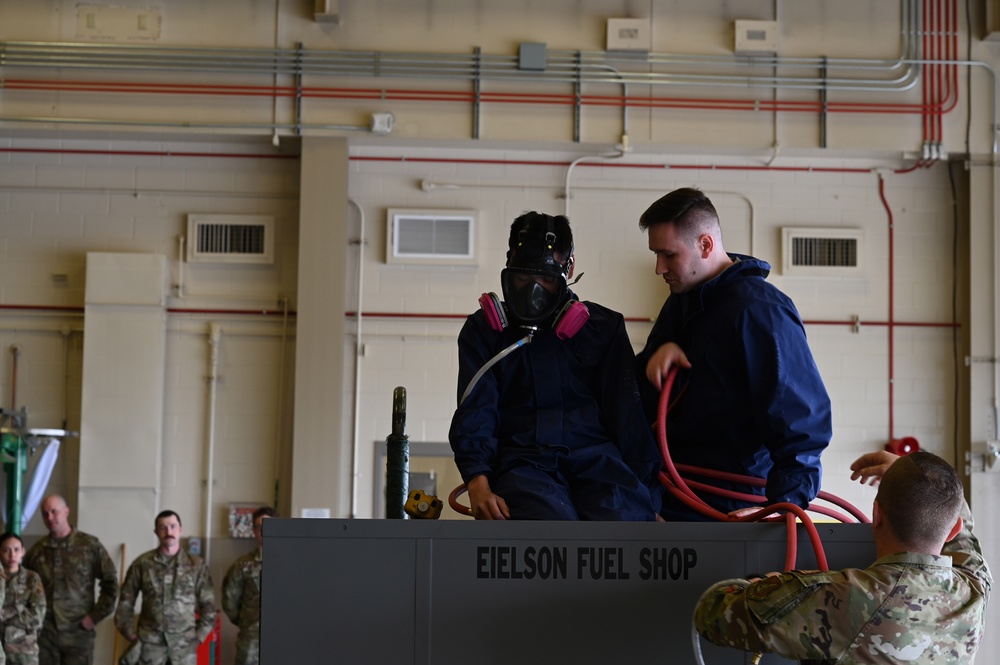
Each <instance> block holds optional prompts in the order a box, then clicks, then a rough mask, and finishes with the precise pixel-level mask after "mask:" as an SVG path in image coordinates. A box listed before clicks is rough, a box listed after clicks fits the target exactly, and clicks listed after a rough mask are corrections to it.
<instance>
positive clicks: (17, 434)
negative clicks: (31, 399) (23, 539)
mask: <svg viewBox="0 0 1000 665" xmlns="http://www.w3.org/2000/svg"><path fill="white" fill-rule="evenodd" d="M0 422H2V423H3V426H2V427H0V462H2V463H3V472H4V475H5V476H6V477H7V493H6V496H7V509H6V511H5V512H4V516H3V519H4V527H5V528H6V530H7V531H11V532H13V533H16V534H18V535H21V530H22V529H23V528H24V524H22V523H21V519H22V517H23V515H24V474H25V472H26V471H27V470H28V454H29V453H33V452H34V451H35V449H36V448H38V446H39V445H40V443H39V442H38V439H37V437H48V438H60V437H64V436H76V433H75V432H68V431H66V430H62V429H28V428H27V422H28V413H27V410H26V409H25V408H24V407H21V408H20V409H19V410H17V411H15V412H10V411H4V410H2V409H0Z"/></svg>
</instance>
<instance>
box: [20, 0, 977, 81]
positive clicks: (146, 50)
mask: <svg viewBox="0 0 1000 665" xmlns="http://www.w3.org/2000/svg"><path fill="white" fill-rule="evenodd" d="M934 2H935V3H938V6H940V4H939V3H941V2H951V3H952V4H953V3H954V2H955V0H934ZM921 19H922V17H921V12H920V10H919V6H918V4H917V0H901V2H900V24H901V35H902V40H901V42H902V43H901V51H900V55H899V56H898V57H897V58H889V59H880V58H822V57H791V58H786V57H779V56H775V57H755V58H753V59H752V60H751V59H745V58H741V57H739V56H712V55H678V54H669V53H668V54H650V55H649V56H648V57H647V58H646V59H644V60H638V61H637V60H635V59H634V58H621V57H616V56H615V55H614V54H613V53H609V52H604V51H560V50H554V51H550V52H549V54H548V58H547V67H546V70H544V71H541V72H531V73H530V74H531V75H530V80H532V81H542V82H547V83H552V82H565V83H572V82H575V81H578V80H581V78H582V80H583V82H585V83H622V82H625V83H637V84H644V85H697V86H716V87H739V88H748V87H750V88H753V87H766V88H770V87H777V88H790V89H820V88H825V89H843V90H880V91H892V90H906V89H909V88H911V87H912V86H913V85H915V84H916V81H917V80H918V79H917V76H918V72H917V71H916V68H914V67H913V65H914V64H915V63H914V61H915V60H917V59H919V58H920V57H921V55H920V42H919V40H918V39H916V36H917V35H919V34H921ZM955 36H956V37H957V35H955ZM0 65H2V66H4V67H6V68H13V67H34V68H49V69H51V68H70V69H109V70H124V71H128V70H139V71H143V72H149V71H185V72H199V73H204V72H219V73H226V74H228V75H231V74H233V73H249V74H254V73H256V74H268V75H291V76H309V75H328V76H365V77H401V78H411V77H412V78H459V79H465V80H479V79H483V80H491V79H492V80H508V79H526V78H527V76H526V74H525V72H523V71H521V70H520V69H519V67H518V58H517V57H516V56H509V55H493V56H491V55H483V54H443V53H439V54H411V53H393V52H376V51H310V50H306V49H277V48H275V49H227V48H187V47H162V46H145V45H132V44H116V45H105V44H73V43H43V42H2V43H0ZM636 65H642V66H647V67H682V68H702V69H705V70H714V69H717V68H718V67H720V66H727V67H734V68H737V70H739V71H742V70H745V69H752V68H754V67H760V66H766V67H777V66H780V67H783V68H808V69H812V70H819V69H821V68H822V67H823V66H825V67H826V68H827V71H828V72H830V71H835V70H859V71H865V70H870V71H873V72H884V73H892V72H895V71H896V70H898V69H900V68H905V69H904V72H903V73H902V74H901V75H899V76H897V77H896V78H894V79H884V80H880V79H874V80H873V79H862V78H847V77H838V76H829V77H828V78H826V79H823V78H822V77H817V76H816V75H810V76H803V77H793V76H781V77H777V76H773V75H767V76H762V75H755V74H745V73H740V74H718V73H713V71H701V72H695V73H690V74H683V73H670V74H665V73H661V72H655V71H654V72H621V73H620V74H619V73H616V72H615V70H617V69H619V68H621V67H624V66H633V67H634V66H636ZM609 69H610V70H612V71H611V73H609V71H608V70H609Z"/></svg>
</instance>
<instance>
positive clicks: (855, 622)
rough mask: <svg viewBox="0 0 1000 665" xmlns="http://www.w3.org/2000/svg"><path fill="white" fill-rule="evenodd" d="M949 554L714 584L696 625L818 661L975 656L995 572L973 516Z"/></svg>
mask: <svg viewBox="0 0 1000 665" xmlns="http://www.w3.org/2000/svg"><path fill="white" fill-rule="evenodd" d="M962 517H963V518H964V519H965V526H964V527H963V529H962V531H961V532H960V533H959V534H958V535H957V536H956V537H955V538H954V539H953V540H951V541H949V542H948V543H946V544H945V546H944V549H943V550H942V555H941V556H934V555H930V554H915V553H910V552H905V553H902V554H892V555H889V556H884V557H882V558H880V559H879V560H877V561H876V562H875V563H873V564H872V565H871V566H869V567H868V568H866V569H864V570H861V569H857V568H849V569H846V570H842V571H829V572H812V573H803V572H796V571H793V572H790V573H784V574H782V575H780V576H778V577H769V578H766V579H764V580H761V581H758V582H755V583H753V584H751V583H750V582H748V581H746V580H727V581H725V582H720V583H719V584H716V585H715V586H713V587H711V588H710V589H708V591H706V592H705V593H704V594H703V595H702V597H701V600H699V601H698V606H697V607H696V608H695V617H694V619H695V626H696V627H697V628H698V632H700V633H701V634H702V636H704V637H705V638H706V639H707V640H709V641H710V642H713V643H715V644H718V645H721V646H730V647H735V648H737V649H744V650H746V651H759V652H764V653H776V654H778V655H780V656H783V657H785V658H791V659H797V660H803V661H807V662H815V663H838V665H847V664H850V663H907V664H908V665H939V664H940V663H968V662H971V661H972V659H973V657H974V656H975V654H976V650H977V649H978V648H979V642H980V640H981V639H982V636H983V624H984V622H985V620H986V601H987V600H988V598H989V593H990V586H991V584H992V578H991V577H990V571H989V568H988V567H987V565H986V561H985V559H984V558H983V553H982V549H981V548H980V546H979V541H978V540H976V538H975V536H973V535H972V515H971V514H970V512H969V508H968V506H965V508H964V509H963V512H962Z"/></svg>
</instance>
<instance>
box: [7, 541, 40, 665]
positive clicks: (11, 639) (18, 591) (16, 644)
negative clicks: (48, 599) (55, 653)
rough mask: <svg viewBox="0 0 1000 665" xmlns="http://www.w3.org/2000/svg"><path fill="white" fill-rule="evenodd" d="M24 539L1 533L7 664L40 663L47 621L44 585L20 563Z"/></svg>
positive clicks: (22, 556)
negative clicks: (40, 635) (41, 632)
mask: <svg viewBox="0 0 1000 665" xmlns="http://www.w3.org/2000/svg"><path fill="white" fill-rule="evenodd" d="M23 558H24V543H22V542H21V537H20V536H18V535H16V534H13V533H10V532H7V533H5V534H3V535H2V536H0V563H2V564H3V577H4V581H5V582H6V586H7V588H6V592H5V593H4V599H3V606H2V608H0V623H2V625H3V633H2V635H0V639H2V641H3V651H4V654H5V655H6V657H7V663H8V665H38V631H39V630H41V628H42V623H43V622H44V621H45V589H43V588H42V580H41V579H40V578H39V577H38V575H37V574H35V573H34V572H32V571H30V570H28V569H27V568H25V567H24V566H22V565H21V560H22V559H23Z"/></svg>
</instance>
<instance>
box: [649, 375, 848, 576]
mask: <svg viewBox="0 0 1000 665" xmlns="http://www.w3.org/2000/svg"><path fill="white" fill-rule="evenodd" d="M677 373H678V368H677V367H676V366H675V367H672V368H671V369H670V371H669V372H668V373H667V376H666V378H665V379H664V382H663V387H662V391H661V392H660V401H659V404H658V409H657V418H656V436H657V443H658V444H659V447H660V453H661V454H662V456H663V467H664V470H663V471H661V472H660V481H661V482H662V483H663V485H664V486H665V487H666V489H667V491H669V492H670V494H671V495H673V496H674V497H675V498H676V499H677V500H678V501H680V502H681V503H683V504H684V505H686V506H687V507H688V508H691V509H692V510H694V511H696V512H698V513H700V514H702V515H705V516H706V517H710V518H712V519H715V520H718V521H721V522H759V521H764V520H768V518H769V517H770V516H771V515H772V514H773V513H775V512H784V513H785V518H784V519H785V522H786V524H787V526H788V536H787V539H786V540H787V549H786V557H785V569H786V570H791V569H793V568H794V567H795V560H796V558H797V554H798V552H797V550H798V538H797V534H796V518H797V519H798V520H801V521H802V524H803V525H804V526H805V528H806V533H808V534H809V540H810V541H811V543H812V546H813V551H814V553H815V555H816V564H817V565H818V566H819V568H820V570H828V569H829V566H828V564H827V560H826V552H825V551H824V550H823V543H822V542H821V540H820V537H819V531H818V530H817V529H816V525H815V524H814V523H813V521H812V518H810V517H809V515H808V514H807V513H806V511H805V510H803V509H802V508H801V507H800V506H797V505H795V504H793V503H788V502H781V503H775V504H772V505H770V506H768V507H767V510H762V511H759V512H757V513H754V514H752V515H745V516H743V517H732V516H731V515H728V514H726V513H723V512H720V511H718V510H716V509H715V508H713V507H712V506H710V505H708V504H707V503H705V501H704V500H702V499H701V498H700V497H699V496H698V495H697V494H695V492H694V490H693V489H692V485H693V486H695V487H697V488H698V489H699V490H702V491H705V492H709V493H712V494H717V495H722V496H726V497H729V498H735V499H739V500H744V501H747V502H749V503H763V502H765V501H766V500H767V499H766V498H765V497H762V496H758V495H754V494H748V493H743V492H735V491H733V490H727V489H723V488H720V487H715V486H712V485H708V484H706V483H701V482H698V481H691V482H690V483H689V482H688V481H687V480H685V479H684V478H683V477H682V476H681V474H680V470H683V471H684V472H686V473H688V474H691V475H700V476H703V477H706V478H715V479H718V480H728V481H731V482H741V483H744V484H747V485H750V486H756V487H763V486H766V484H767V481H766V480H764V479H763V478H754V477H752V476H743V475H740V474H734V473H728V472H725V471H715V470H712V469H704V468H700V467H693V466H689V465H675V464H674V461H673V459H672V458H671V457H670V448H669V446H668V444H667V413H668V411H669V410H670V406H671V405H670V393H671V391H672V388H673V385H674V381H675V380H676V378H677ZM819 498H822V499H823V500H825V501H830V502H831V503H836V504H837V505H840V506H841V507H844V508H846V509H847V510H848V511H849V512H850V513H851V514H852V515H853V516H854V517H856V518H858V520H859V521H865V522H867V521H868V519H867V518H866V517H865V516H864V514H863V513H861V511H860V510H858V509H857V508H855V507H854V506H851V505H850V504H848V503H847V502H845V501H843V500H842V499H839V498H837V497H835V496H833V495H831V494H828V493H825V492H820V495H819ZM809 510H812V511H815V512H818V513H821V514H824V515H828V516H831V517H835V518H837V519H840V520H841V521H851V519H850V518H849V517H847V516H845V515H841V514H840V513H838V512H836V511H833V510H831V509H829V508H824V507H822V506H814V505H810V506H809Z"/></svg>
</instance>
